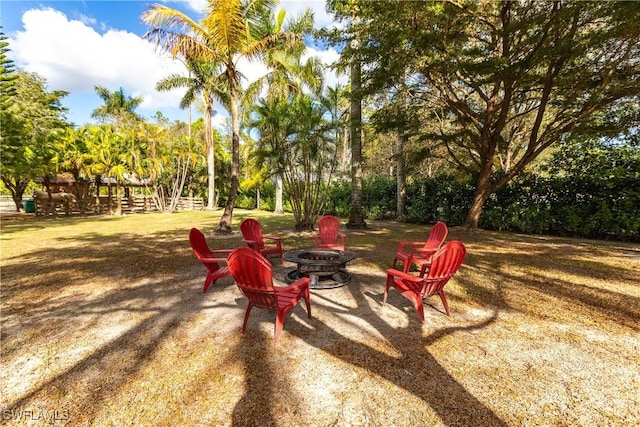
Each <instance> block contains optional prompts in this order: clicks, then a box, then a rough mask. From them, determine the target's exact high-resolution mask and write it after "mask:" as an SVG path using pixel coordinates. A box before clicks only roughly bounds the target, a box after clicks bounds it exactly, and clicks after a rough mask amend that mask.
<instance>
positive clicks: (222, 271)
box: [189, 228, 232, 292]
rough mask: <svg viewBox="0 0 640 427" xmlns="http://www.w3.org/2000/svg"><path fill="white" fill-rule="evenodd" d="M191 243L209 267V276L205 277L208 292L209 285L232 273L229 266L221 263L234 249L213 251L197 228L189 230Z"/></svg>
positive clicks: (197, 254)
mask: <svg viewBox="0 0 640 427" xmlns="http://www.w3.org/2000/svg"><path fill="white" fill-rule="evenodd" d="M189 244H190V245H191V249H193V253H194V254H195V256H196V258H198V261H200V262H201V263H202V265H204V266H205V267H206V268H207V277H206V279H204V291H203V292H207V289H209V286H211V285H212V284H214V283H215V282H216V280H218V279H221V278H223V277H227V276H229V275H230V274H231V272H230V271H229V267H227V266H226V265H225V266H220V263H226V262H227V256H228V255H229V254H230V253H231V251H232V249H218V250H214V251H212V250H211V249H209V246H208V245H207V241H206V240H205V238H204V234H202V232H201V231H200V230H198V229H197V228H192V229H191V231H189Z"/></svg>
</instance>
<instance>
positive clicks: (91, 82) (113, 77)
mask: <svg viewBox="0 0 640 427" xmlns="http://www.w3.org/2000/svg"><path fill="white" fill-rule="evenodd" d="M22 22H23V26H24V31H18V32H17V33H16V34H15V39H14V40H12V41H11V45H12V47H13V50H14V56H15V61H16V64H17V65H18V66H20V67H21V68H23V69H25V70H27V71H32V72H37V73H38V74H40V75H42V76H43V77H45V78H46V79H47V82H48V83H49V86H50V87H51V88H53V89H62V90H66V91H69V92H72V93H89V92H94V87H95V86H104V87H106V88H108V89H109V90H112V91H113V90H116V89H118V88H119V87H123V88H124V89H125V92H127V93H129V94H131V95H134V96H140V97H142V98H143V99H144V101H143V105H142V106H141V107H142V108H149V109H153V108H159V107H162V106H176V105H177V104H178V102H179V98H180V91H173V92H165V93H158V92H156V90H155V84H156V82H157V81H158V80H160V79H161V78H163V77H166V76H167V75H169V74H170V73H172V72H179V71H180V69H181V68H182V66H181V65H180V64H179V63H177V62H176V61H172V60H170V59H169V58H168V57H166V56H165V57H163V56H161V55H160V54H159V53H157V52H155V51H154V46H153V45H152V44H151V43H149V42H147V41H145V40H143V39H142V38H140V37H139V36H138V35H136V34H133V33H130V32H127V31H121V30H113V29H111V30H108V31H107V32H106V33H104V34H99V33H97V32H96V31H95V30H94V29H93V28H91V27H89V26H87V25H86V24H85V23H83V22H81V21H78V20H69V19H68V18H67V17H66V15H64V14H63V13H61V12H59V11H56V10H53V9H37V10H36V9H33V10H29V11H27V12H25V14H24V15H23V17H22Z"/></svg>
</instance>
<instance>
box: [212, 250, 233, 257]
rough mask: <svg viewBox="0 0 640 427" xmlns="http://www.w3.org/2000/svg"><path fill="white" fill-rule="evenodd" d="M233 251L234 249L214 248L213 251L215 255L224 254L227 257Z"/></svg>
mask: <svg viewBox="0 0 640 427" xmlns="http://www.w3.org/2000/svg"><path fill="white" fill-rule="evenodd" d="M231 252H233V249H214V250H212V251H211V253H213V254H214V255H218V254H219V255H224V256H225V257H228V256H229V254H230V253H231Z"/></svg>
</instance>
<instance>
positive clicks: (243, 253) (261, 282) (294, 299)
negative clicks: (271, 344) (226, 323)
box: [227, 248, 311, 341]
mask: <svg viewBox="0 0 640 427" xmlns="http://www.w3.org/2000/svg"><path fill="white" fill-rule="evenodd" d="M227 262H228V264H229V269H230V270H231V275H232V276H233V279H234V280H235V282H236V285H238V287H239V288H240V290H241V291H242V293H243V294H244V295H245V296H246V297H247V300H248V304H247V310H246V312H245V314H244V320H243V322H242V329H241V331H242V333H244V331H245V330H246V327H247V320H248V319H249V313H250V312H251V309H252V308H253V307H258V308H261V309H263V310H267V311H275V312H276V323H275V330H274V338H273V339H274V341H277V340H278V338H279V337H280V333H281V332H282V328H283V327H284V319H285V317H286V316H287V313H289V312H290V311H291V310H292V309H293V308H294V307H295V306H296V305H297V304H298V302H299V301H300V300H301V299H304V300H305V303H306V306H307V315H308V317H309V318H311V294H310V291H309V283H310V282H311V279H309V278H308V277H303V278H300V279H298V280H296V281H295V282H293V283H292V284H291V285H289V286H286V287H281V286H274V284H273V275H272V270H271V268H272V267H271V263H269V261H268V260H267V259H266V258H265V257H263V256H262V255H260V254H259V253H258V252H257V251H255V250H253V249H251V248H237V249H234V250H233V252H231V255H229V258H228V260H227Z"/></svg>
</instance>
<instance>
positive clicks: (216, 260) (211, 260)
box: [199, 257, 227, 262]
mask: <svg viewBox="0 0 640 427" xmlns="http://www.w3.org/2000/svg"><path fill="white" fill-rule="evenodd" d="M199 261H200V262H227V258H208V257H207V258H199Z"/></svg>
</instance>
